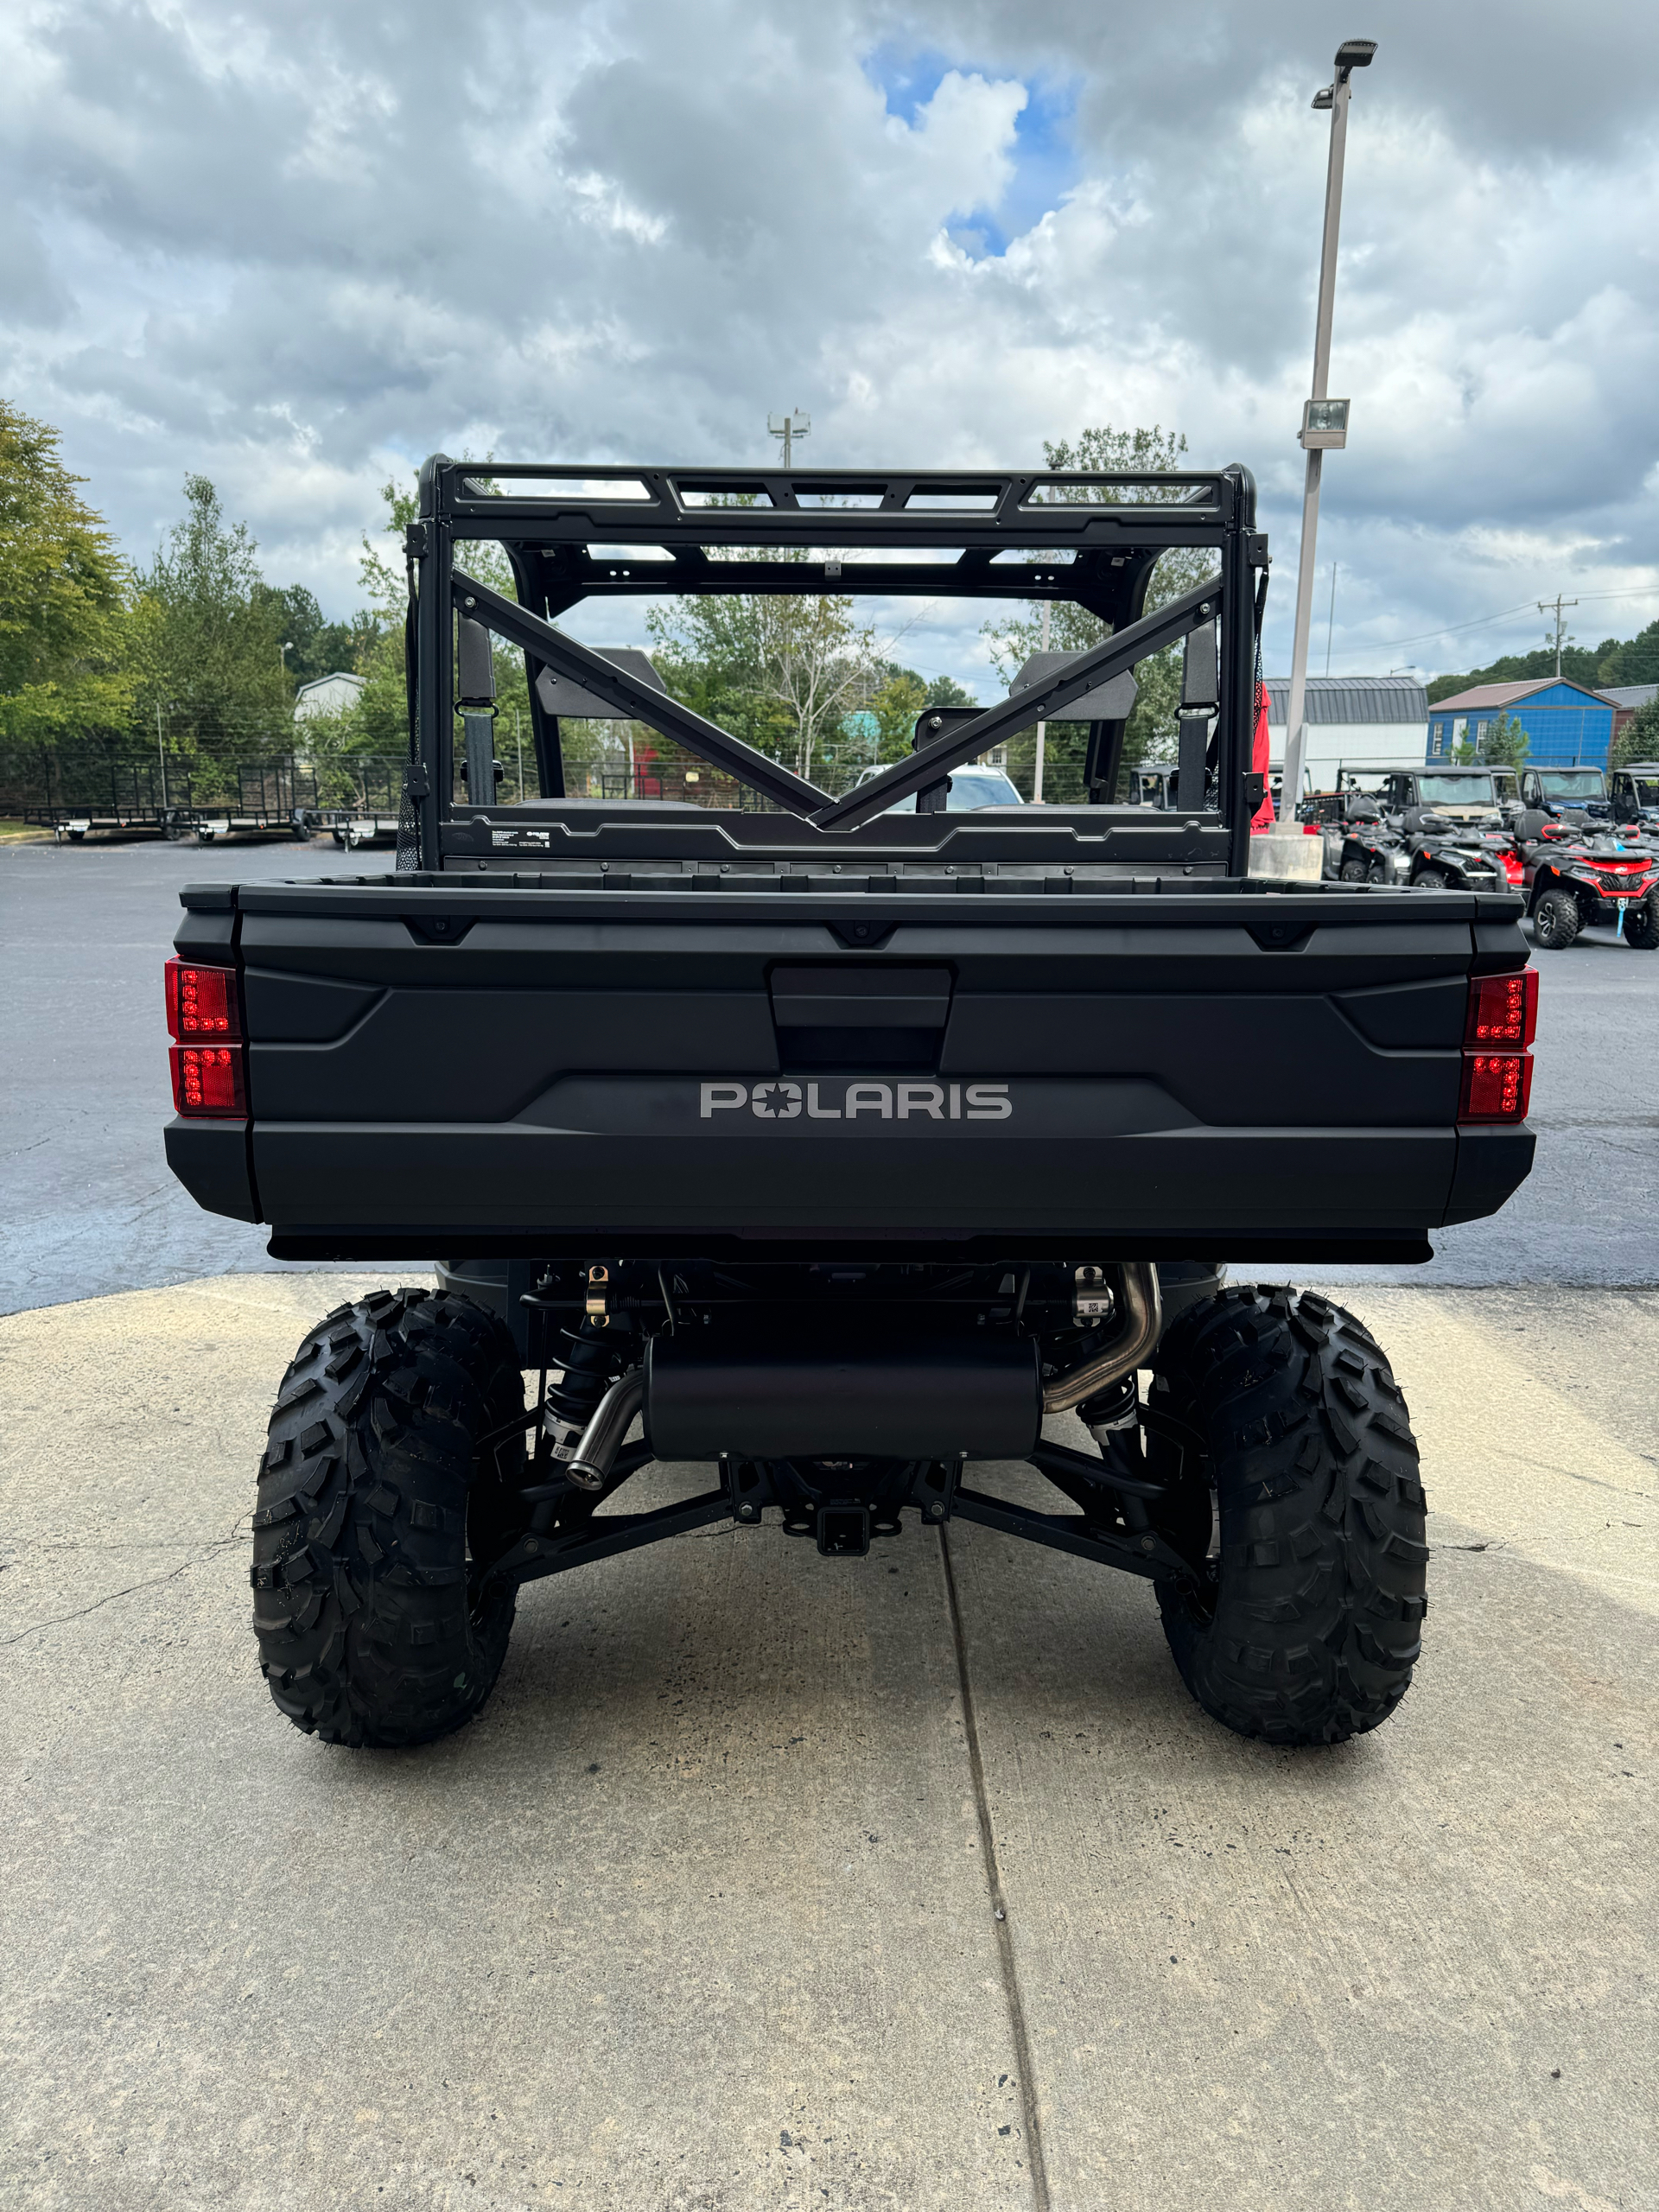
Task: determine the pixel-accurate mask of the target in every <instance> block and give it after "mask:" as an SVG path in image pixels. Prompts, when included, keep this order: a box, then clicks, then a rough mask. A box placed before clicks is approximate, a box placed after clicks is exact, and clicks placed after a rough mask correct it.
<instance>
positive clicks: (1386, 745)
mask: <svg viewBox="0 0 1659 2212" xmlns="http://www.w3.org/2000/svg"><path fill="white" fill-rule="evenodd" d="M1289 700H1290V678H1289V677H1268V757H1269V759H1270V760H1271V762H1272V764H1273V766H1274V769H1280V768H1282V767H1283V766H1284V759H1285V715H1286V712H1287V708H1288V704H1289ZM1303 712H1304V714H1305V715H1306V720H1307V742H1306V747H1305V748H1304V750H1303V753H1302V766H1303V771H1304V774H1303V788H1304V790H1306V791H1334V790H1336V789H1337V788H1338V778H1339V777H1341V776H1344V775H1348V776H1352V775H1358V776H1370V775H1374V774H1376V772H1378V771H1379V770H1382V769H1384V768H1421V766H1422V765H1423V756H1424V753H1425V752H1426V750H1427V745H1428V694H1427V691H1425V690H1424V689H1423V687H1422V685H1421V683H1419V682H1418V681H1417V679H1416V677H1414V676H1310V677H1308V679H1307V692H1306V703H1305V706H1304V709H1303Z"/></svg>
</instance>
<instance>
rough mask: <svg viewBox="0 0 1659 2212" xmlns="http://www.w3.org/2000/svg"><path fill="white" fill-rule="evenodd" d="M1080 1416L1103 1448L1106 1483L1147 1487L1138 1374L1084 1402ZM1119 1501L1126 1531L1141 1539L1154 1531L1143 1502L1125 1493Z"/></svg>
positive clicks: (1097, 1392)
mask: <svg viewBox="0 0 1659 2212" xmlns="http://www.w3.org/2000/svg"><path fill="white" fill-rule="evenodd" d="M1077 1414H1078V1418H1079V1419H1080V1420H1081V1421H1082V1422H1083V1425H1084V1427H1085V1428H1086V1429H1087V1430H1088V1432H1089V1433H1090V1436H1092V1437H1093V1438H1094V1440H1095V1441H1096V1444H1098V1445H1099V1446H1100V1456H1101V1458H1102V1459H1103V1461H1104V1462H1105V1465H1106V1479H1107V1481H1108V1482H1110V1481H1111V1479H1112V1477H1113V1476H1114V1475H1115V1474H1116V1475H1119V1476H1128V1478H1130V1479H1131V1480H1132V1481H1135V1482H1137V1483H1140V1484H1144V1483H1145V1481H1146V1479H1147V1465H1146V1461H1145V1459H1144V1458H1143V1457H1142V1454H1141V1433H1140V1428H1141V1393H1140V1389H1139V1387H1138V1382H1137V1378H1136V1376H1135V1374H1134V1373H1133V1372H1132V1371H1131V1372H1130V1373H1129V1374H1128V1375H1121V1376H1119V1377H1118V1379H1117V1381H1116V1383H1109V1385H1108V1386H1107V1388H1106V1389H1103V1390H1099V1391H1096V1394H1095V1395H1094V1396H1093V1397H1092V1398H1085V1399H1084V1402H1083V1403H1082V1404H1081V1405H1080V1406H1079V1407H1078V1408H1077ZM1116 1497H1117V1505H1118V1510H1119V1511H1120V1512H1121V1513H1122V1516H1123V1520H1124V1525H1125V1526H1126V1527H1127V1528H1129V1529H1133V1530H1134V1531H1135V1533H1136V1534H1137V1535H1139V1534H1140V1533H1141V1531H1142V1530H1144V1529H1149V1528H1150V1527H1151V1525H1152V1516H1151V1515H1150V1514H1149V1513H1148V1512H1147V1507H1146V1503H1145V1501H1144V1499H1142V1498H1139V1497H1135V1496H1134V1494H1133V1493H1132V1492H1130V1491H1122V1490H1120V1491H1117V1492H1116Z"/></svg>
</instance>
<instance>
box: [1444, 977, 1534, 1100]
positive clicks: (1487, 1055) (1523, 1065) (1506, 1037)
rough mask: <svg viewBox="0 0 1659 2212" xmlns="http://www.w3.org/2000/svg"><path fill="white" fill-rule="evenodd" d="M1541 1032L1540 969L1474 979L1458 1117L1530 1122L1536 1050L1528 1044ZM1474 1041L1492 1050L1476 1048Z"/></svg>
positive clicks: (1464, 1034) (1470, 987)
mask: <svg viewBox="0 0 1659 2212" xmlns="http://www.w3.org/2000/svg"><path fill="white" fill-rule="evenodd" d="M1537 1030H1538V970H1537V969H1535V968H1520V969H1516V970H1515V972H1514V973H1513V974H1511V975H1508V976H1471V977H1470V979H1469V1014H1468V1019H1467V1020H1466V1021H1465V1024H1464V1032H1463V1041H1464V1046H1465V1050H1464V1055H1463V1088H1462V1090H1461V1091H1460V1092H1459V1096H1458V1119H1459V1121H1460V1122H1524V1121H1525V1119H1526V1118H1527V1102H1528V1100H1529V1098H1530V1097H1531V1096H1532V1054H1531V1053H1530V1052H1529V1051H1528V1049H1527V1047H1528V1046H1529V1045H1530V1044H1531V1042H1532V1040H1533V1039H1534V1037H1535V1035H1536V1034H1537ZM1471 1045H1473V1046H1485V1047H1486V1048H1487V1049H1486V1050H1484V1051H1476V1052H1471V1051H1469V1050H1468V1047H1469V1046H1471ZM1494 1046H1496V1047H1497V1050H1495V1051H1494V1050H1492V1049H1491V1048H1492V1047H1494Z"/></svg>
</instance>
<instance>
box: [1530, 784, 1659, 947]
mask: <svg viewBox="0 0 1659 2212" xmlns="http://www.w3.org/2000/svg"><path fill="white" fill-rule="evenodd" d="M1534 827H1536V829H1537V834H1535V836H1531V837H1528V836H1523V835H1522V834H1520V833H1521V831H1524V830H1525V829H1529V828H1534ZM1552 832H1553V833H1554V834H1552ZM1516 853H1517V855H1519V858H1520V861H1521V880H1522V883H1523V885H1524V887H1525V889H1526V893H1527V912H1529V914H1530V916H1531V917H1532V935H1533V942H1534V943H1535V944H1536V945H1537V946H1538V947H1539V948H1540V950H1543V951H1546V952H1564V951H1565V950H1567V946H1568V945H1569V944H1572V943H1573V939H1574V938H1576V937H1577V936H1578V934H1579V931H1580V930H1581V929H1584V928H1585V927H1586V925H1588V924H1590V923H1592V922H1603V923H1610V924H1611V925H1612V927H1613V928H1615V929H1622V930H1623V931H1624V941H1625V943H1626V944H1633V945H1637V946H1638V947H1639V948H1640V949H1641V950H1643V951H1644V952H1651V951H1653V950H1655V948H1656V947H1659V851H1656V849H1655V848H1654V846H1653V844H1652V843H1651V842H1649V841H1648V840H1646V839H1643V838H1637V837H1629V836H1626V837H1624V838H1621V837H1619V836H1606V835H1596V836H1588V835H1586V834H1585V833H1584V832H1582V831H1569V830H1566V829H1565V828H1564V825H1563V826H1561V827H1558V826H1557V825H1556V824H1554V823H1548V824H1543V825H1536V817H1534V819H1533V822H1532V823H1528V822H1527V821H1526V820H1525V818H1524V817H1523V819H1522V823H1521V824H1520V825H1519V829H1518V830H1517V835H1516ZM1512 865H1513V864H1512V863H1511V866H1512Z"/></svg>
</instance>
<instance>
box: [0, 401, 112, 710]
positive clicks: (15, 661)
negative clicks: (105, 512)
mask: <svg viewBox="0 0 1659 2212" xmlns="http://www.w3.org/2000/svg"><path fill="white" fill-rule="evenodd" d="M85 481H86V480H85V478H84V477H79V476H73V475H72V474H70V472H69V471H68V469H67V468H66V467H64V465H63V462H62V461H61V459H60V455H59V452H58V435H57V432H56V431H55V430H54V429H51V427H50V426H49V425H48V424H47V423H39V422H36V421H35V418H34V417H33V416H29V415H25V414H23V413H22V410H20V409H18V408H16V407H13V406H11V405H10V404H8V403H7V402H6V401H4V400H0V734H3V735H5V736H8V737H11V738H24V739H29V738H33V739H37V740H50V739H53V738H56V737H60V736H61V735H63V734H65V733H67V732H77V733H78V732H80V731H84V730H88V729H108V728H121V727H124V724H125V722H126V721H127V718H128V715H129V714H130V702H131V692H132V685H131V681H130V676H129V673H128V671H127V668H126V665H125V663H126V657H127V656H126V645H127V639H126V637H125V635H124V627H125V626H124V601H125V588H126V582H127V577H126V570H125V568H124V564H123V563H122V561H121V557H120V556H119V554H118V552H117V550H116V548H115V543H114V540H113V538H112V537H111V534H110V531H109V529H108V527H107V525H106V524H105V521H104V518H103V517H102V516H101V515H99V514H98V513H97V512H95V511H94V510H93V509H92V508H91V507H89V506H88V505H86V502H85V501H84V500H83V499H81V497H80V495H79V492H78V491H77V489H76V486H78V485H79V484H82V483H84V482H85Z"/></svg>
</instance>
